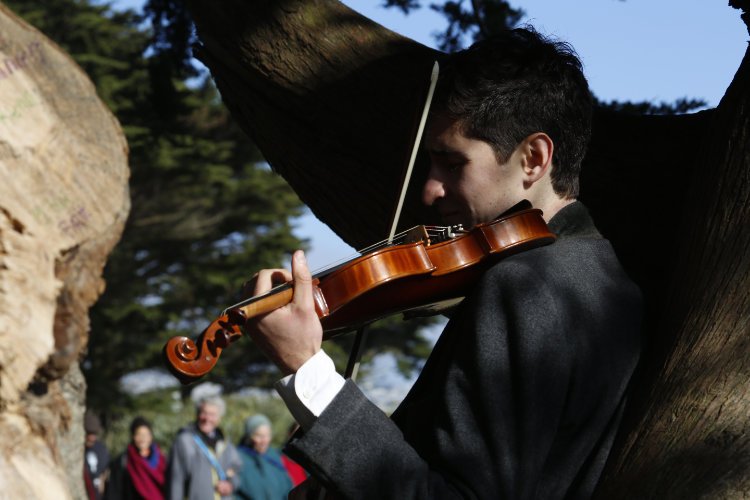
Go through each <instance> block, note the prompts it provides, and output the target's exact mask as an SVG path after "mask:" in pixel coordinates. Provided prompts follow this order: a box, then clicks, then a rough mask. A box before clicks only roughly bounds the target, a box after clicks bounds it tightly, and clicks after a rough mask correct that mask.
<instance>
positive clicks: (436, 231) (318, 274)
mask: <svg viewBox="0 0 750 500" xmlns="http://www.w3.org/2000/svg"><path fill="white" fill-rule="evenodd" d="M422 227H423V228H424V229H425V231H426V232H427V235H428V236H435V237H442V236H443V235H444V234H445V232H446V231H447V230H448V229H449V226H422ZM412 229H414V228H410V229H407V230H405V231H402V232H400V233H398V234H397V235H394V239H393V241H392V242H390V243H389V242H388V240H387V239H384V240H381V241H378V242H376V243H373V244H372V245H369V246H367V247H365V248H363V249H361V250H357V251H356V253H354V254H352V255H350V256H348V257H342V258H341V259H339V260H337V261H334V262H331V263H328V264H326V265H325V266H323V267H321V268H318V269H316V270H315V271H313V272H312V276H313V278H322V277H323V276H325V275H326V274H328V273H331V272H333V271H334V270H336V269H337V268H339V267H341V266H342V265H344V264H346V263H347V262H350V261H352V260H354V259H356V258H358V257H361V256H363V255H366V254H368V253H373V252H375V251H376V250H380V249H382V248H385V247H389V246H396V245H400V244H402V242H403V241H404V240H405V239H406V236H407V235H408V234H409V232H410V231H411V230H412ZM289 286H291V285H290V284H289V283H282V284H280V285H276V286H275V287H273V288H271V289H270V290H268V291H267V292H265V293H262V294H260V295H254V296H252V297H248V298H246V299H243V300H241V301H240V302H238V303H236V304H233V305H231V306H229V307H227V308H226V309H224V311H223V312H222V314H226V313H227V311H229V310H230V309H235V308H237V307H242V306H246V305H248V304H252V303H253V302H256V301H258V300H261V299H263V298H265V297H268V296H270V295H273V294H275V293H278V292H280V291H283V290H285V289H287V288H289Z"/></svg>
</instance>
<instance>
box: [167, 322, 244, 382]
mask: <svg viewBox="0 0 750 500" xmlns="http://www.w3.org/2000/svg"><path fill="white" fill-rule="evenodd" d="M244 324H245V316H244V314H242V311H236V310H235V311H231V312H228V313H227V314H223V315H221V316H219V317H218V318H217V319H216V320H214V321H213V323H211V324H210V325H208V328H206V329H205V330H203V332H202V333H201V334H200V336H199V337H198V338H197V339H196V342H193V341H192V340H191V339H189V338H188V337H183V336H177V337H172V338H171V339H170V340H169V341H168V342H167V343H166V344H165V346H164V351H163V353H164V357H165V358H166V361H167V363H166V364H167V366H168V367H169V369H170V371H171V372H172V374H173V375H174V376H175V377H177V379H178V380H179V381H180V382H181V383H182V384H189V383H191V382H195V381H196V380H198V379H199V378H201V377H202V376H203V375H205V374H207V373H208V372H210V371H211V370H212V369H213V367H214V366H215V365H216V362H217V361H218V359H219V356H221V351H222V350H223V349H224V348H226V347H227V346H228V345H229V344H231V343H232V342H234V341H236V340H237V339H239V338H240V337H241V336H242V331H241V330H240V327H241V326H242V325H244Z"/></svg>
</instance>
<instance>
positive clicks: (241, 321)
mask: <svg viewBox="0 0 750 500" xmlns="http://www.w3.org/2000/svg"><path fill="white" fill-rule="evenodd" d="M227 317H228V318H229V321H230V322H231V323H232V324H233V325H237V326H245V323H246V322H247V317H246V316H245V313H244V311H242V309H230V310H229V311H227Z"/></svg>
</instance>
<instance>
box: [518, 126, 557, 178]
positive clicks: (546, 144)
mask: <svg viewBox="0 0 750 500" xmlns="http://www.w3.org/2000/svg"><path fill="white" fill-rule="evenodd" d="M554 149H555V145H554V143H553V142H552V139H551V138H550V136H548V135H547V134H545V133H544V132H535V133H533V134H531V135H530V136H528V137H527V138H526V139H524V140H523V142H522V143H521V152H522V154H523V156H522V158H521V162H522V166H523V174H524V182H525V183H527V184H528V185H529V186H530V185H531V184H534V183H535V182H536V181H538V180H539V179H541V178H542V177H544V174H546V173H547V172H548V171H549V170H550V169H551V168H552V153H553V152H554Z"/></svg>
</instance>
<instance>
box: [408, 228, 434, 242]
mask: <svg viewBox="0 0 750 500" xmlns="http://www.w3.org/2000/svg"><path fill="white" fill-rule="evenodd" d="M419 241H421V242H422V243H424V244H425V245H429V244H430V236H429V235H428V234H427V228H426V227H424V226H414V227H413V228H411V229H409V230H408V231H407V232H406V234H405V235H404V243H417V242H419Z"/></svg>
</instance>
